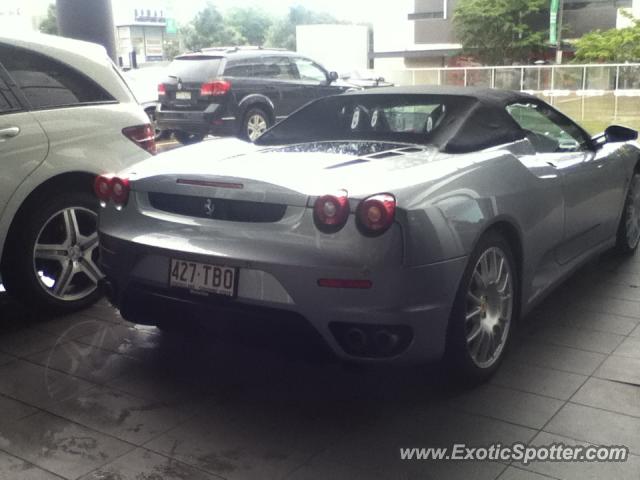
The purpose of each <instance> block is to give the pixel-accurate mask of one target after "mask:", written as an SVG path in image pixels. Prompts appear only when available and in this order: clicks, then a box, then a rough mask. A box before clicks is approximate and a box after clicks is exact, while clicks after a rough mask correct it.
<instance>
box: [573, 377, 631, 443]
mask: <svg viewBox="0 0 640 480" xmlns="http://www.w3.org/2000/svg"><path fill="white" fill-rule="evenodd" d="M571 401H572V402H574V403H580V404H582V405H588V406H590V407H597V408H602V409H604V410H611V411H612V412H618V413H622V414H624V415H631V416H634V417H639V418H640V386H636V385H629V384H626V383H620V382H612V381H609V380H601V379H599V378H590V379H589V380H588V381H587V382H586V383H585V384H584V385H583V386H582V387H581V388H580V390H578V393H576V394H575V395H574V397H573V398H572V399H571ZM639 435H640V432H639Z"/></svg>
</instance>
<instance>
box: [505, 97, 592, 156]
mask: <svg viewBox="0 0 640 480" xmlns="http://www.w3.org/2000/svg"><path fill="white" fill-rule="evenodd" d="M507 112H509V115H511V117H513V119H514V120H515V121H516V123H517V124H518V125H520V127H521V128H522V129H523V130H525V132H526V133H527V138H528V139H529V141H530V142H531V143H532V144H533V146H534V147H535V149H536V150H537V151H538V152H540V153H553V152H573V151H577V150H580V149H582V148H585V147H586V146H587V145H588V142H589V139H588V137H586V136H585V134H584V133H583V132H582V130H581V129H580V128H579V127H578V126H577V125H576V124H574V123H573V122H571V121H570V120H568V119H567V118H565V117H563V116H562V115H560V114H558V113H557V112H556V111H554V110H552V109H550V108H548V107H546V106H544V105H539V104H535V103H526V104H524V103H514V104H512V105H509V106H508V107H507Z"/></svg>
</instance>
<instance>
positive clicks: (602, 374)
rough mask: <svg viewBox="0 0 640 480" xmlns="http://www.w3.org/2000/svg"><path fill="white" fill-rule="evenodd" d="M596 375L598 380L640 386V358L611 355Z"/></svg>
mask: <svg viewBox="0 0 640 480" xmlns="http://www.w3.org/2000/svg"><path fill="white" fill-rule="evenodd" d="M594 375H595V376H596V377H598V378H605V379H608V380H617V381H618V382H626V383H632V384H635V385H640V358H631V357H619V356H617V355H611V356H610V357H608V358H607V359H606V360H605V361H604V363H603V364H602V365H601V366H600V367H599V368H598V370H596V372H595V373H594Z"/></svg>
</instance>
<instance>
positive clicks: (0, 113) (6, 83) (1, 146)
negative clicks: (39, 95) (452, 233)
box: [0, 66, 48, 216]
mask: <svg viewBox="0 0 640 480" xmlns="http://www.w3.org/2000/svg"><path fill="white" fill-rule="evenodd" d="M19 95H20V94H19V92H18V91H17V90H16V89H14V88H12V86H11V83H10V80H9V78H8V76H7V75H6V72H5V71H4V69H3V68H2V67H1V66H0V216H2V214H3V212H4V209H5V207H6V205H7V203H8V201H9V199H10V198H11V196H12V195H13V192H15V191H16V189H17V188H18V186H19V185H20V184H21V183H22V182H23V181H24V179H25V178H27V177H28V176H29V174H30V173H31V172H33V170H35V169H36V168H37V167H38V165H40V163H41V162H42V161H43V160H44V159H45V157H46V155H47V151H48V140H47V136H46V135H45V133H44V131H43V130H42V127H41V126H40V124H39V123H38V121H37V120H36V119H35V118H34V116H33V115H32V114H31V112H29V111H27V110H26V109H25V108H24V104H23V103H22V102H20V101H19V100H18V98H19Z"/></svg>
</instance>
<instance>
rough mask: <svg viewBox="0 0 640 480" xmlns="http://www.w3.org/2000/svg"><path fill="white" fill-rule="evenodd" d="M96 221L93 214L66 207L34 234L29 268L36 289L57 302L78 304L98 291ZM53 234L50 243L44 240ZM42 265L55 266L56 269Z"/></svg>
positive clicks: (95, 216)
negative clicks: (30, 266) (43, 291)
mask: <svg viewBox="0 0 640 480" xmlns="http://www.w3.org/2000/svg"><path fill="white" fill-rule="evenodd" d="M97 220H98V216H97V215H96V213H95V212H93V211H91V210H89V209H87V208H83V207H69V208H65V209H63V210H60V211H58V212H56V213H54V214H53V215H52V216H51V217H49V219H48V220H47V221H46V222H45V224H44V225H43V227H42V229H41V230H40V232H39V233H38V236H37V240H36V243H35V246H34V249H33V268H34V271H35V274H36V277H37V278H38V280H39V283H40V286H41V287H42V288H43V289H44V290H45V291H46V292H47V293H48V294H49V295H51V296H53V297H54V298H56V299H57V300H61V301H66V302H73V301H77V300H82V299H84V298H86V297H88V296H89V295H91V294H92V293H93V292H94V291H95V290H96V288H98V282H99V281H100V279H101V278H102V276H103V275H102V272H101V271H100V269H99V267H98V265H97V263H96V259H97V253H98V250H97V249H98V231H97ZM53 231H57V232H58V238H56V241H54V243H52V242H51V240H47V238H52V232H53ZM60 234H62V235H63V237H60ZM45 264H48V265H51V264H57V265H59V269H55V268H53V269H52V268H50V267H49V268H46V267H45V266H44V265H45ZM45 268H46V271H45V272H46V273H45V272H43V270H44V269H45Z"/></svg>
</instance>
